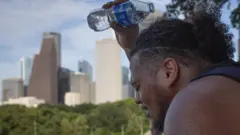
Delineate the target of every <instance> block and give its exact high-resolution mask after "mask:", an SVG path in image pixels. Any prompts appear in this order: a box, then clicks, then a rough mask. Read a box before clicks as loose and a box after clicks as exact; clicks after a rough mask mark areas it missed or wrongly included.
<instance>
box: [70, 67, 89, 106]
mask: <svg viewBox="0 0 240 135" xmlns="http://www.w3.org/2000/svg"><path fill="white" fill-rule="evenodd" d="M90 88H91V84H90V81H89V78H88V75H87V74H85V73H82V72H76V73H73V74H71V77H70V91H71V92H77V93H80V95H81V99H80V101H81V103H90V102H91V95H90V94H91V92H90V90H91V89H90Z"/></svg>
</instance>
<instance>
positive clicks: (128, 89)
mask: <svg viewBox="0 0 240 135" xmlns="http://www.w3.org/2000/svg"><path fill="white" fill-rule="evenodd" d="M128 76H129V69H128V68H127V67H125V66H122V85H123V90H122V93H123V99H126V98H134V89H133V87H132V86H131V83H130V81H129V77H128Z"/></svg>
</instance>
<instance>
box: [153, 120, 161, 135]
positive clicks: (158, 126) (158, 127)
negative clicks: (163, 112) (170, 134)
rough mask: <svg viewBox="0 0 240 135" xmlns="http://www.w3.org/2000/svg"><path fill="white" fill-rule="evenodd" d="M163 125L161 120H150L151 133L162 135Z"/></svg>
mask: <svg viewBox="0 0 240 135" xmlns="http://www.w3.org/2000/svg"><path fill="white" fill-rule="evenodd" d="M163 126H164V122H163V121H161V120H154V121H152V129H151V132H152V135H162V133H163V129H164V128H163Z"/></svg>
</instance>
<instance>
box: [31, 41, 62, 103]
mask: <svg viewBox="0 0 240 135" xmlns="http://www.w3.org/2000/svg"><path fill="white" fill-rule="evenodd" d="M55 45H56V44H55V39H54V38H47V39H43V42H42V47H41V50H40V53H39V54H37V55H36V56H35V58H34V63H33V67H32V75H31V78H30V82H29V86H28V89H27V96H33V97H36V98H38V99H44V100H45V101H46V102H47V103H50V104H57V103H58V68H59V67H58V66H57V57H56V56H57V55H56V54H57V51H56V46H55Z"/></svg>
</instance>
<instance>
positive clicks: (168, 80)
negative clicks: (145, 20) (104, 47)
mask: <svg viewBox="0 0 240 135" xmlns="http://www.w3.org/2000/svg"><path fill="white" fill-rule="evenodd" d="M219 19H220V17H218V16H214V15H209V14H204V13H197V14H196V15H193V17H192V18H191V20H190V21H183V20H179V19H164V20H159V21H156V22H154V23H153V24H152V25H151V26H150V27H149V28H148V29H146V30H144V31H142V32H141V33H140V35H139V37H138V39H137V41H136V46H135V47H134V48H133V50H132V52H131V54H130V69H131V72H132V83H133V86H134V87H135V88H136V90H137V92H138V99H137V102H138V103H139V104H141V105H143V107H144V108H146V109H147V110H148V111H149V115H150V118H151V119H152V122H153V123H152V124H153V125H152V126H153V132H155V133H157V132H161V131H162V129H163V123H164V118H165V115H166V112H167V109H168V106H169V104H170V102H171V101H172V99H173V97H174V96H175V95H176V93H177V92H178V91H179V90H180V89H182V88H183V87H185V86H186V85H187V84H188V83H189V81H190V80H191V79H193V78H194V77H196V75H198V74H199V73H200V72H202V71H203V70H204V69H206V68H207V67H208V66H210V65H212V64H215V63H219V62H222V61H224V60H228V59H229V58H231V57H232V56H233V52H234V49H233V47H232V41H231V40H232V35H231V34H228V29H227V27H226V26H225V25H224V24H222V23H220V21H219Z"/></svg>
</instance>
